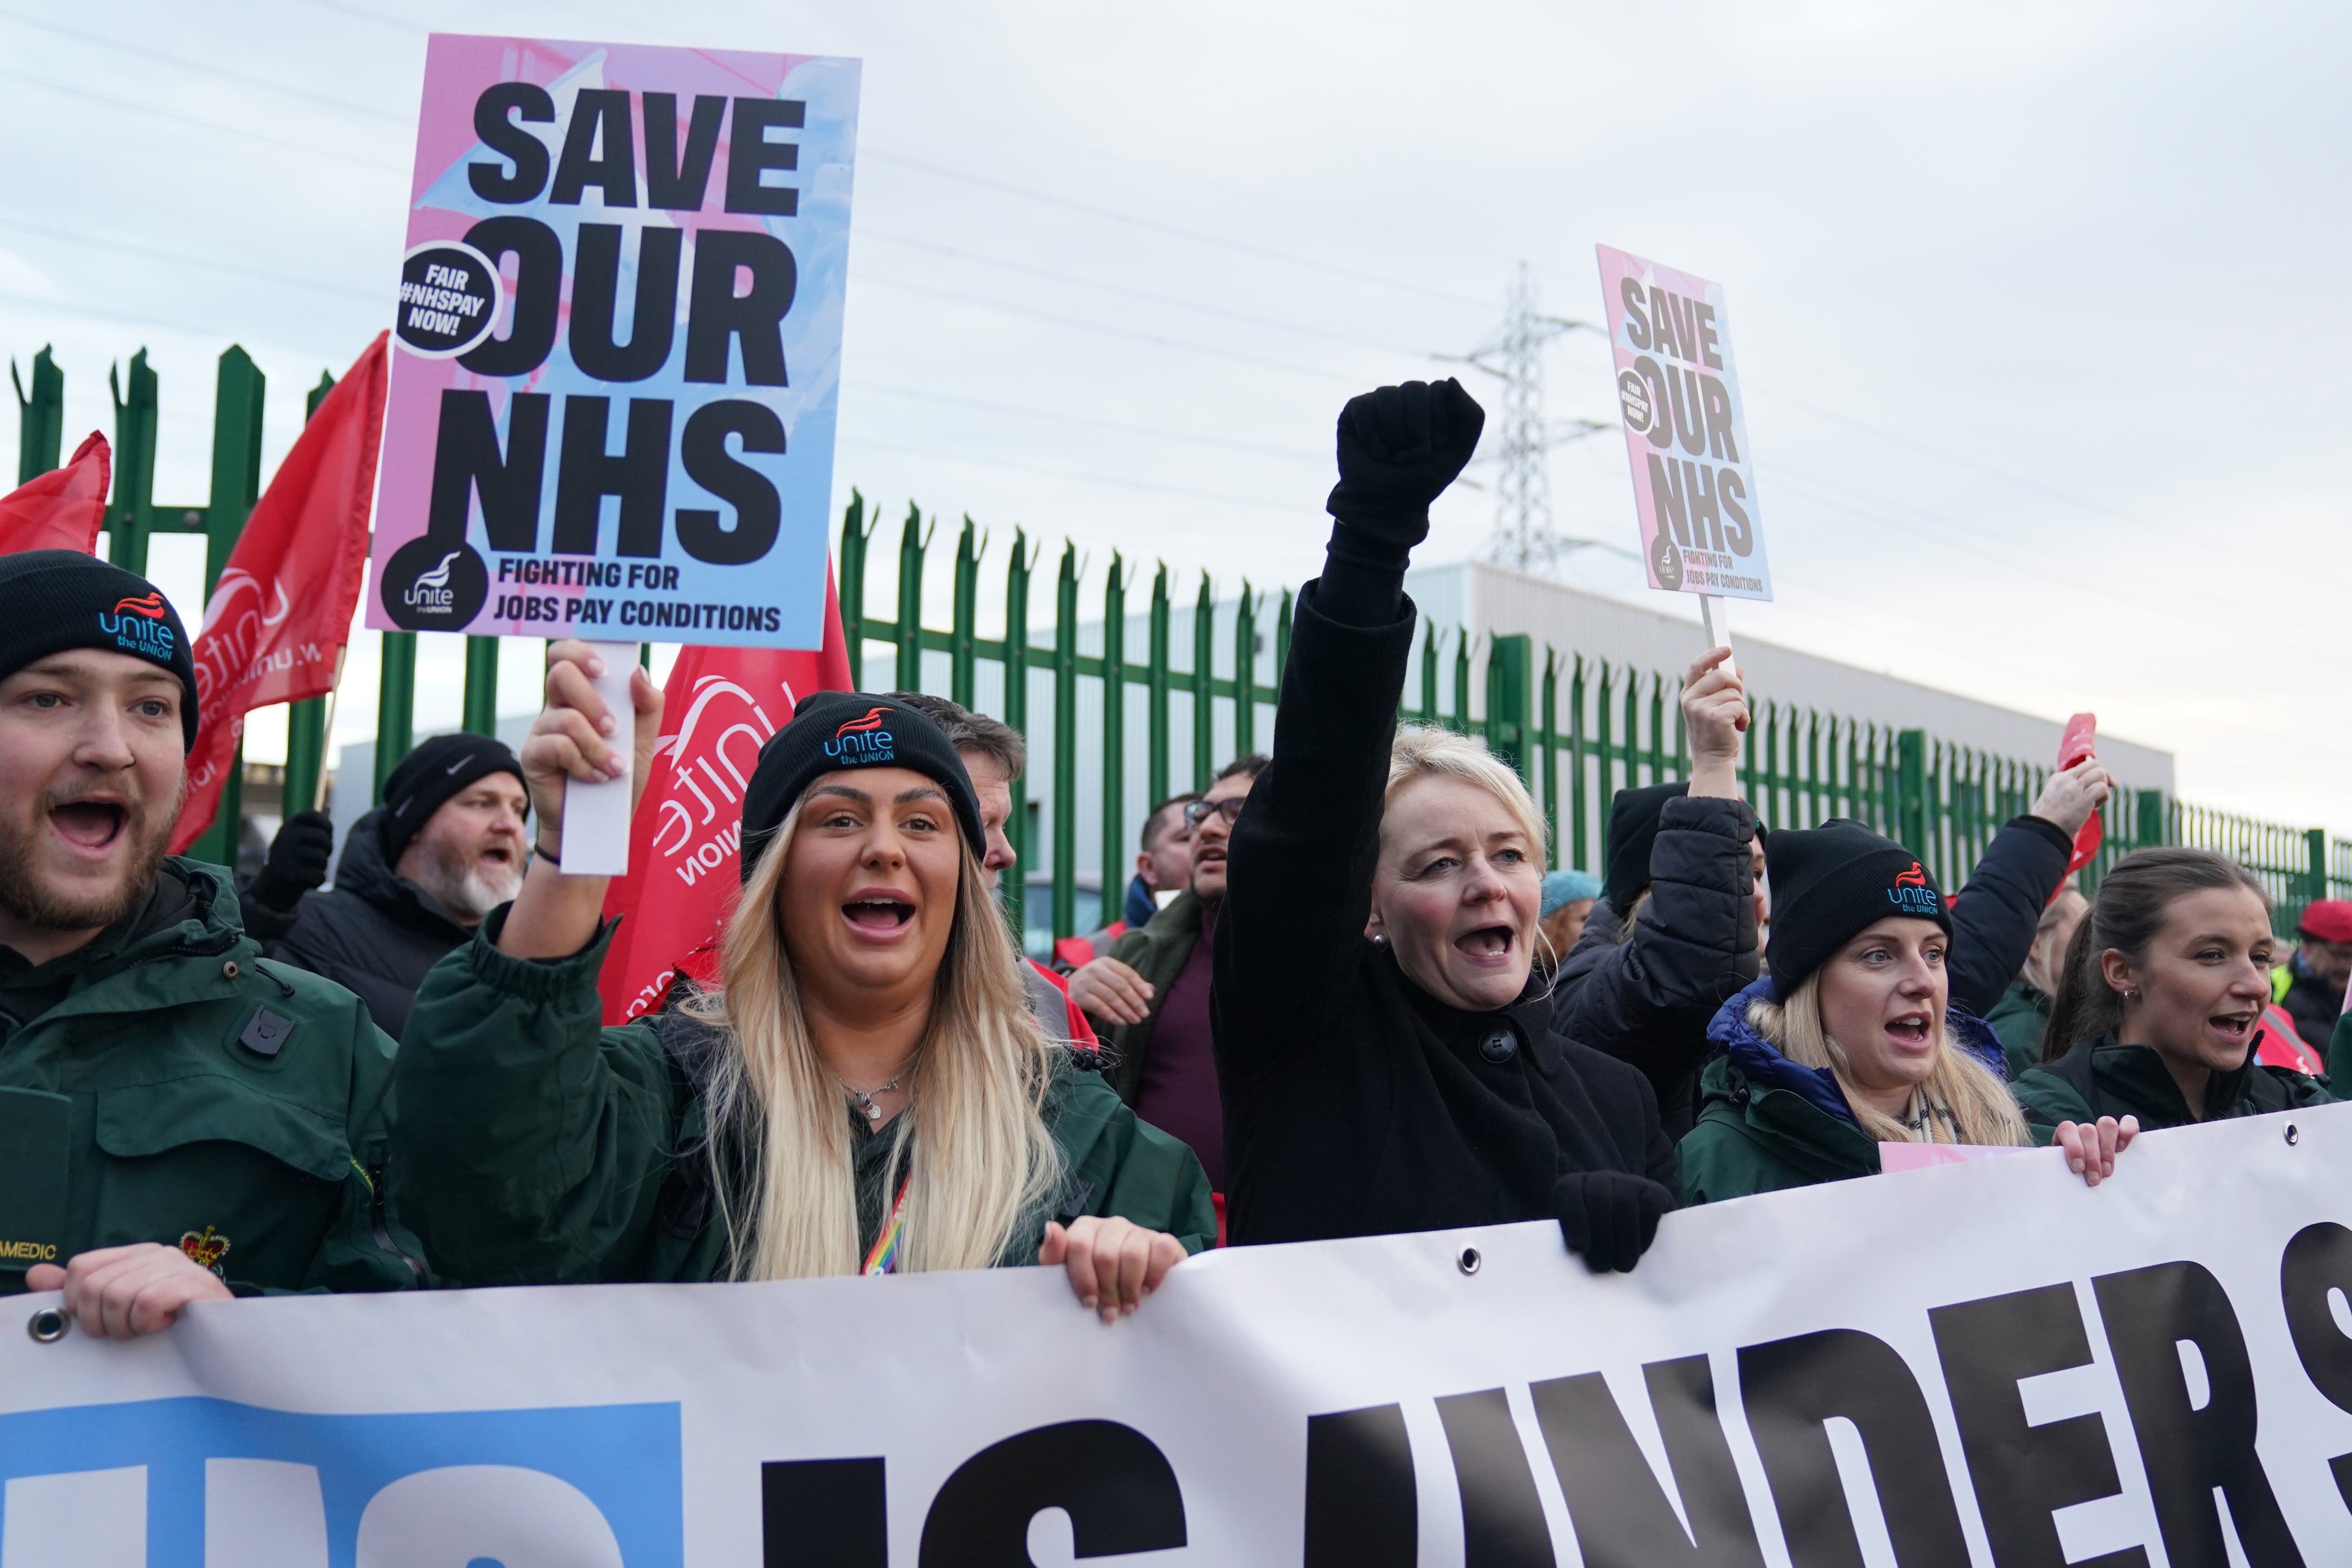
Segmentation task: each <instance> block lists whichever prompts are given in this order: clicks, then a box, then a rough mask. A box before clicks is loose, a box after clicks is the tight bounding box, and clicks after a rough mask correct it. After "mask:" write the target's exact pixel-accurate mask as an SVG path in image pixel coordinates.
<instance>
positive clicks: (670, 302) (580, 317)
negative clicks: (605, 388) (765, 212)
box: [572, 224, 686, 382]
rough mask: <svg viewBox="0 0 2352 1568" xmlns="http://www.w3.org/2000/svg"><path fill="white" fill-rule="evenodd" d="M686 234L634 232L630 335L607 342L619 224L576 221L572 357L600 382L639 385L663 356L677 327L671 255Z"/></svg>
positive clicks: (616, 305) (614, 305) (615, 309)
mask: <svg viewBox="0 0 2352 1568" xmlns="http://www.w3.org/2000/svg"><path fill="white" fill-rule="evenodd" d="M685 246H686V235H685V234H684V233H683V232H682V231H681V230H678V229H674V228H667V227H664V226H662V225H656V224H646V225H644V226H642V227H640V228H639V229H638V230H637V297H636V299H635V302H634V303H633V304H632V305H631V306H630V308H629V340H628V342H627V343H625V344H623V343H618V342H615V341H614V331H615V329H616V328H615V319H616V317H617V316H618V315H619V312H620V298H619V295H620V292H621V225H618V224H582V225H580V256H579V258H578V259H577V261H575V262H574V263H573V266H572V363H574V364H576V365H578V366H579V367H580V369H581V371H582V372H583V374H586V375H589V376H593V377H594V378H595V379H596V380H598V381H600V382H641V381H644V380H645V379H646V377H648V376H650V375H652V374H653V373H654V372H655V371H658V370H660V369H661V368H662V366H663V365H664V364H665V363H667V361H668V360H669V345H670V339H671V337H672V335H673V334H674V333H675V332H676V331H677V273H678V258H679V256H681V255H682V254H683V253H684V249H685Z"/></svg>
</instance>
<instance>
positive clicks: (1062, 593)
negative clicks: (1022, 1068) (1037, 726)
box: [1054, 541, 1078, 942]
mask: <svg viewBox="0 0 2352 1568" xmlns="http://www.w3.org/2000/svg"><path fill="white" fill-rule="evenodd" d="M1077 860H1078V547H1077V546H1076V545H1074V544H1071V543H1069V542H1067V541H1064V543H1063V545H1062V570H1061V573H1060V575H1059V576H1058V577H1057V578H1056V579H1055V582H1054V939H1055V941H1057V942H1058V941H1060V940H1061V939H1062V938H1063V937H1065V936H1075V935H1076V925H1077V923H1078V910H1077V905H1078V882H1077V872H1078V867H1077Z"/></svg>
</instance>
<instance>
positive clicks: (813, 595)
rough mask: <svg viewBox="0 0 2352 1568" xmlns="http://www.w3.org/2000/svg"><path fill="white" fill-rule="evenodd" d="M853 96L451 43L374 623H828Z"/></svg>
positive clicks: (539, 633) (763, 66)
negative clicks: (828, 554) (829, 542)
mask: <svg viewBox="0 0 2352 1568" xmlns="http://www.w3.org/2000/svg"><path fill="white" fill-rule="evenodd" d="M857 93H858V63H857V62H856V60H851V59H840V58H832V57H815V56H801V55H779V54H752V53H743V52H732V51H719V50H705V49H681V48H651V47H641V46H635V45H624V44H587V43H564V42H560V41H554V40H549V39H539V38H508V37H465V36H457V35H449V34H435V35H434V36H433V37H432V38H431V39H430V41H429V42H428V43H427V45H426V51H425V92H424V106H423V110H422V111H421V115H420V118H419V120H418V125H417V137H416V162H415V173H414V177H413V180H412V183H411V187H410V202H409V218H408V236H407V245H408V249H407V253H406V256H405V258H404V265H403V268H402V273H401V277H400V295H399V300H400V302H399V316H398V322H397V325H396V327H395V329H394V355H393V367H392V385H391V401H390V406H389V410H388V412H387V415H386V420H385V429H384V446H383V490H382V494H381V498H380V501H379V504H378V507H377V511H376V522H375V548H374V553H373V564H374V583H375V590H374V591H373V592H372V593H371V594H370V595H369V596H368V624H369V625H371V626H375V627H380V628H383V629H387V630H390V629H394V628H399V629H404V630H408V631H434V632H472V633H476V634H480V635H529V636H534V637H562V636H570V635H578V636H583V637H588V638H592V639H599V640H605V641H632V642H677V643H702V644H706V645H709V644H719V645H727V644H732V645H740V646H752V647H774V648H814V647H816V646H818V645H819V643H821V641H822V638H823V610H824V589H825V575H826V573H825V559H826V517H827V515H828V513H829V511H830V506H831V496H832V486H833V446H834V428H835V412H836V402H837V397H838V392H839V387H840V361H841V327H842V311H843V305H844V299H845V287H846V276H847V264H848V247H849V203H850V183H851V173H852V167H853V157H854V150H855V143H856V130H857Z"/></svg>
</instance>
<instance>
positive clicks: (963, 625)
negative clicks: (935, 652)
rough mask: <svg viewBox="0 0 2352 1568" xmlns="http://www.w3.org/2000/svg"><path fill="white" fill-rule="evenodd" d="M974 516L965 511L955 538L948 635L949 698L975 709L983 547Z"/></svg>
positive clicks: (978, 667) (978, 663) (978, 666)
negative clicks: (952, 608) (952, 607)
mask: <svg viewBox="0 0 2352 1568" xmlns="http://www.w3.org/2000/svg"><path fill="white" fill-rule="evenodd" d="M976 533H977V530H976V529H975V528H974V527H973V525H972V520H971V513H969V512H966V513H965V514H964V518H963V532H962V533H961V534H960V535H958V536H957V538H956V559H955V621H954V623H953V625H952V626H951V627H950V630H949V632H948V695H949V696H950V697H951V698H953V699H954V700H955V701H956V702H959V703H961V704H962V705H963V706H965V707H970V706H972V702H973V697H972V687H973V686H974V685H976V684H977V683H978V680H979V669H980V649H979V645H978V640H979V621H980V552H981V549H982V546H981V544H980V542H979V540H978V538H976Z"/></svg>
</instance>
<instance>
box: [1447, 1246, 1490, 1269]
mask: <svg viewBox="0 0 2352 1568" xmlns="http://www.w3.org/2000/svg"><path fill="white" fill-rule="evenodd" d="M1485 1261H1486V1260H1485V1259H1483V1258H1481V1257H1479V1256H1478V1249H1476V1248H1475V1247H1465V1248H1464V1249H1462V1255H1461V1256H1460V1257H1458V1258H1456V1259H1454V1267H1455V1268H1457V1269H1459V1270H1462V1271H1463V1272H1464V1273H1465V1274H1475V1273H1476V1272H1477V1271H1478V1265H1479V1264H1481V1263H1483V1262H1485Z"/></svg>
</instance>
